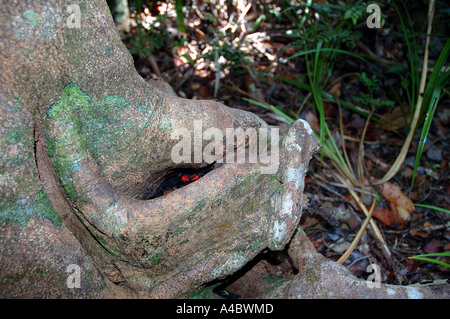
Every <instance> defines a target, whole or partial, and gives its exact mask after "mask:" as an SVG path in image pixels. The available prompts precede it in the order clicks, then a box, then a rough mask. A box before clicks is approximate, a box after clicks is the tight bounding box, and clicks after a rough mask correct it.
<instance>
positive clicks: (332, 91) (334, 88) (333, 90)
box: [328, 82, 342, 99]
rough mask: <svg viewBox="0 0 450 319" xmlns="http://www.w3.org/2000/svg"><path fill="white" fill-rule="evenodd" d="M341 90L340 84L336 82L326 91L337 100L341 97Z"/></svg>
mask: <svg viewBox="0 0 450 319" xmlns="http://www.w3.org/2000/svg"><path fill="white" fill-rule="evenodd" d="M341 89H342V83H341V82H338V83H336V84H335V85H333V86H332V87H331V89H330V90H329V91H328V93H330V94H331V95H333V96H334V97H335V98H337V99H338V98H340V97H341V93H342V92H341Z"/></svg>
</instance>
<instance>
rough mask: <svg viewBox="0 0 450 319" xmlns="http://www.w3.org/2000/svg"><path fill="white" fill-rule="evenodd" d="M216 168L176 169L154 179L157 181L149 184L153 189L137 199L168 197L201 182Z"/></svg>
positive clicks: (214, 164) (212, 166) (150, 188)
mask: <svg viewBox="0 0 450 319" xmlns="http://www.w3.org/2000/svg"><path fill="white" fill-rule="evenodd" d="M216 167H217V165H216V163H212V164H210V165H208V166H206V167H202V168H192V167H186V168H175V169H170V170H167V171H166V172H163V173H161V174H157V175H158V176H159V178H158V177H154V179H155V181H151V182H150V183H149V185H152V186H153V187H148V189H147V190H146V191H145V192H144V193H143V194H142V195H140V196H138V197H137V199H141V200H149V199H153V198H156V197H160V196H163V195H167V194H169V193H170V192H173V191H174V190H176V189H179V188H182V187H184V186H186V185H188V184H190V183H193V182H195V181H197V180H199V179H200V178H202V177H203V176H205V175H206V174H208V173H209V172H211V171H212V170H213V169H215V168H216Z"/></svg>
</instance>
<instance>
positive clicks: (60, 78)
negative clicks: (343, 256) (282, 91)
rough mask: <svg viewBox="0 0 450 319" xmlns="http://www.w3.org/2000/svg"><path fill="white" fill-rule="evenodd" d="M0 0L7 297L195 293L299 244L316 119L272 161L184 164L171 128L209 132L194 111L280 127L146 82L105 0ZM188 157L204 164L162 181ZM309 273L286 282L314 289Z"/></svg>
mask: <svg viewBox="0 0 450 319" xmlns="http://www.w3.org/2000/svg"><path fill="white" fill-rule="evenodd" d="M0 4H1V7H2V12H1V14H0V18H1V19H0V30H1V32H2V33H1V36H0V56H1V60H0V61H1V62H0V63H1V64H0V65H1V72H0V105H1V108H2V112H1V114H0V145H1V149H2V153H1V170H0V183H1V185H2V188H1V194H0V249H1V259H0V296H2V297H8V298H12V297H22V298H36V297H42V298H176V297H187V296H189V295H191V294H193V293H195V292H196V291H198V290H199V289H201V287H203V286H204V285H205V284H207V283H209V282H211V281H213V280H217V279H221V278H224V277H226V276H228V275H230V274H232V273H234V272H235V271H236V270H238V269H239V268H241V267H242V266H243V265H245V264H246V263H247V262H249V261H250V260H252V259H253V258H254V257H255V256H256V255H258V254H259V253H260V252H261V251H263V250H266V249H270V250H280V249H282V248H283V247H285V246H286V245H287V244H288V243H289V241H290V240H291V237H292V235H293V234H294V232H295V230H296V228H297V226H298V223H299V220H300V216H301V211H302V206H303V187H304V174H305V172H306V169H307V167H308V162H309V160H310V158H311V156H312V154H313V153H314V152H315V151H317V149H318V143H317V141H316V139H315V138H314V136H313V133H312V131H311V129H310V127H309V125H308V124H307V123H306V122H304V121H301V120H299V121H297V122H295V123H294V124H293V125H292V126H291V127H289V128H288V130H287V132H286V133H285V134H284V135H283V137H282V138H281V141H280V146H279V153H277V155H278V156H277V158H276V159H277V170H276V171H274V172H270V173H267V169H268V166H270V164H267V163H264V162H263V161H257V162H256V163H253V162H250V161H247V162H245V163H230V162H224V163H215V164H212V165H210V164H209V163H208V162H206V161H199V162H194V163H188V164H186V163H177V162H175V161H174V160H173V154H172V151H173V149H174V147H175V146H176V145H177V143H178V140H176V139H174V138H173V134H174V133H176V132H185V131H187V132H189V133H190V134H191V133H193V135H194V139H195V136H196V135H195V134H196V133H199V129H198V126H196V122H194V120H197V121H201V123H202V124H203V129H200V134H201V133H203V132H204V131H205V130H206V129H207V128H215V129H218V130H219V131H220V132H223V136H225V132H226V130H227V128H228V129H237V128H242V129H245V130H250V129H251V128H253V129H255V130H256V129H261V128H268V125H267V124H266V123H265V122H264V121H262V120H261V119H259V118H258V117H257V116H256V115H254V114H251V113H248V112H244V111H241V110H237V109H232V108H228V107H226V106H224V105H223V104H221V103H218V102H214V101H193V100H186V99H182V98H179V97H177V96H175V95H174V94H173V92H172V91H171V90H170V89H167V87H166V86H165V85H164V84H163V83H161V82H152V83H147V82H146V81H144V80H143V79H142V78H141V77H140V76H139V74H138V73H137V72H136V70H135V69H134V66H133V61H132V58H131V56H130V54H129V53H128V51H127V50H126V48H125V47H124V46H123V44H122V43H121V41H120V38H119V36H118V34H117V32H116V30H115V28H114V23H113V20H112V17H111V14H110V12H109V9H108V7H107V5H106V2H105V1H76V2H75V1H74V2H72V1H51V0H47V1H44V0H42V1H23V0H21V1H18V0H16V1H0ZM198 123H199V122H197V124H198ZM259 138H260V139H261V137H259ZM272 138H273V135H272ZM207 142H208V141H207V140H200V145H201V146H200V149H202V147H205V146H206V145H207V144H208V143H207ZM194 146H195V141H194ZM247 151H249V148H247ZM187 170H193V171H196V172H197V171H198V172H203V173H202V175H204V176H202V177H201V178H200V179H198V180H197V181H195V182H193V183H191V184H188V185H186V186H184V187H181V188H179V189H175V190H173V191H172V192H165V193H163V192H162V191H163V187H165V185H167V183H168V180H169V179H170V178H175V177H176V176H177V174H179V173H180V172H183V171H187ZM300 246H301V245H300ZM300 248H301V247H300ZM300 248H299V250H298V251H299V252H297V253H294V254H293V255H294V256H297V257H296V258H297V259H296V260H297V263H298V264H299V265H300V259H301V258H305V257H302V253H300V251H302V250H301V249H300ZM296 254H297V255H296ZM305 256H307V255H305ZM302 260H303V259H302ZM311 260H316V259H311ZM317 265H318V267H322V266H323V265H325V266H326V265H329V264H326V263H317ZM318 271H320V270H318ZM77 278H78V279H80V281H79V282H77ZM302 278H304V277H302V276H299V277H298V278H296V279H295V280H294V281H292V284H286V285H285V286H283V287H284V290H282V289H280V290H277V292H276V293H275V292H274V293H273V296H276V297H280V296H281V297H283V296H287V297H303V296H304V295H303V294H302V293H299V291H298V290H296V289H297V288H298V287H300V288H301V287H302V286H303V285H304V284H308V283H307V282H306V281H305V280H304V279H302ZM295 287H297V288H295ZM306 296H314V294H313V295H306Z"/></svg>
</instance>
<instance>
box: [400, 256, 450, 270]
mask: <svg viewBox="0 0 450 319" xmlns="http://www.w3.org/2000/svg"><path fill="white" fill-rule="evenodd" d="M428 257H450V252H445V253H435V254H424V255H416V256H411V257H408V259H417V260H424V261H428V262H432V263H435V264H438V265H441V266H445V267H447V268H450V264H447V263H446V262H443V261H440V260H438V259H433V258H428Z"/></svg>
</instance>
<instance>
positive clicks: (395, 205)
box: [381, 183, 415, 221]
mask: <svg viewBox="0 0 450 319" xmlns="http://www.w3.org/2000/svg"><path fill="white" fill-rule="evenodd" d="M381 193H382V194H383V197H384V198H386V200H388V201H389V203H391V204H392V205H391V210H393V211H394V212H396V213H398V215H399V216H400V217H401V218H402V219H403V220H404V221H408V220H409V215H410V214H411V213H412V212H414V211H415V207H414V204H413V202H412V200H411V199H410V198H409V197H408V196H406V195H405V194H403V192H402V191H401V189H400V187H398V186H396V185H394V184H391V183H384V184H382V185H381Z"/></svg>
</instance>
